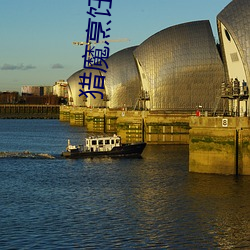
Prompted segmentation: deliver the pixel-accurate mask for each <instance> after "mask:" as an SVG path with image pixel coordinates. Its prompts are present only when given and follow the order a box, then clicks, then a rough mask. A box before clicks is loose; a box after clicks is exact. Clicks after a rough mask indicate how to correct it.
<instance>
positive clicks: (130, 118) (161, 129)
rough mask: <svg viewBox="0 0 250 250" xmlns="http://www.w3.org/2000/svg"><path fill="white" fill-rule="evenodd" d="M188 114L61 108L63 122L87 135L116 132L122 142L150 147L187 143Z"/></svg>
mask: <svg viewBox="0 0 250 250" xmlns="http://www.w3.org/2000/svg"><path fill="white" fill-rule="evenodd" d="M188 117H189V116H188V115H167V114H155V113H150V112H149V111H126V110H109V109H93V108H91V109H90V108H83V107H67V106H61V109H60V120H61V121H67V122H70V125H72V126H86V128H87V131H88V132H98V133H109V134H113V133H116V134H118V135H119V136H121V137H122V140H123V142H124V143H125V142H126V143H128V142H138V141H145V142H147V143H149V144H188V142H189V119H188Z"/></svg>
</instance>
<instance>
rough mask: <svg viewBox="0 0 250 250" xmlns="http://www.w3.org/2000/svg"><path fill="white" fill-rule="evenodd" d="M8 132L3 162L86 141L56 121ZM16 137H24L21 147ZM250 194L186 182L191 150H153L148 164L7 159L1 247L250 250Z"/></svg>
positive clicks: (232, 181)
mask: <svg viewBox="0 0 250 250" xmlns="http://www.w3.org/2000/svg"><path fill="white" fill-rule="evenodd" d="M10 122H11V121H1V120H0V126H1V128H2V132H0V137H1V140H0V152H5V151H6V145H7V143H9V145H10V147H9V148H10V150H11V152H16V150H17V149H18V150H24V149H25V150H29V151H31V152H45V153H46V154H48V155H59V154H60V152H61V151H62V150H63V149H64V147H65V142H66V141H67V138H74V139H75V140H77V139H79V138H82V137H84V130H83V129H82V128H72V127H69V126H68V125H65V124H61V123H59V122H58V121H39V122H38V121H32V123H29V124H30V125H29V126H31V127H30V129H29V130H28V131H27V123H28V121H12V122H14V123H15V122H17V124H11V125H9V124H8V123H10ZM32 126H34V127H32ZM11 127H13V128H15V129H16V128H17V127H18V128H19V129H21V128H24V130H23V132H22V133H21V134H20V138H21V139H22V143H20V140H19V139H20V138H19V134H18V133H17V132H16V130H15V131H12V130H9V128H11ZM38 127H39V129H40V130H35V129H34V128H38ZM25 129H26V130H25ZM3 131H9V132H8V133H7V134H6V133H4V132H3ZM32 131H33V132H32ZM35 131H36V132H35ZM48 131H49V133H48V135H47V134H46V133H47V132H48ZM25 134H28V135H29V137H30V138H33V139H34V138H35V139H36V138H39V143H35V142H34V141H30V140H29V139H28V137H27V139H26V140H25V139H24V138H26V137H25ZM52 134H53V135H54V138H52V137H51V135H52ZM12 135H14V136H12ZM41 138H43V139H41ZM55 138H56V139H55ZM37 140H38V139H37ZM51 145H53V146H51ZM44 149H45V150H44ZM249 191H250V178H249V177H247V176H244V177H239V178H236V177H233V176H219V175H202V174H195V173H188V147H187V146H177V145H176V146H168V145H165V146H156V145H154V146H153V145H148V146H147V147H146V149H145V152H144V153H143V158H142V159H129V158H123V159H119V158H118V159H111V158H104V159H102V158H97V159H79V160H71V159H62V158H60V157H56V158H55V159H53V160H51V159H41V158H31V157H29V158H15V157H14V158H13V157H7V158H6V157H3V158H1V159H0V197H1V203H0V210H1V215H0V225H1V227H0V235H1V237H0V247H1V249H234V248H237V247H238V248H243V249H249V248H250V241H249V239H250V228H249V227H250V226H249V225H250V209H249V208H250V199H249Z"/></svg>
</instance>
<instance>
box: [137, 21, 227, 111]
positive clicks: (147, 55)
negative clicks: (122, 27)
mask: <svg viewBox="0 0 250 250" xmlns="http://www.w3.org/2000/svg"><path fill="white" fill-rule="evenodd" d="M134 55H135V58H136V60H137V62H138V67H139V69H140V74H141V77H142V85H143V88H144V89H145V90H147V91H148V92H149V95H150V102H149V104H148V107H149V108H150V109H151V110H183V111H185V110H193V109H195V108H196V107H197V106H198V105H202V106H203V108H204V109H212V108H213V105H214V103H215V99H216V92H217V90H218V89H219V88H220V85H221V82H223V81H224V68H223V65H222V61H221V59H220V56H219V53H218V51H217V48H216V44H215V41H214V37H213V34H212V30H211V26H210V23H209V21H196V22H190V23H184V24H180V25H176V26H173V27H170V28H167V29H164V30H162V31H160V32H158V33H156V34H155V35H153V36H151V37H150V38H148V39H147V40H146V41H144V42H143V43H142V44H141V45H140V46H139V47H138V48H137V49H136V50H135V51H134Z"/></svg>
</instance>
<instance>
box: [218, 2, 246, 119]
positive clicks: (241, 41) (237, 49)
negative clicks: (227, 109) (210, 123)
mask: <svg viewBox="0 0 250 250" xmlns="http://www.w3.org/2000/svg"><path fill="white" fill-rule="evenodd" d="M217 24H218V31H219V38H220V42H221V47H222V56H223V61H224V63H225V68H226V76H227V78H226V80H227V83H230V81H231V79H233V80H234V79H235V78H237V79H238V80H239V81H240V84H241V88H242V89H243V88H244V87H243V82H245V81H246V83H247V85H248V87H249V83H250V4H249V0H234V1H232V2H231V3H230V4H228V5H227V6H226V7H225V8H224V9H223V10H222V11H221V12H220V13H219V14H218V16H217ZM248 100H249V99H248ZM246 101H247V99H246V100H245V99H244V100H243V101H241V102H240V103H239V104H238V102H237V100H236V99H235V100H230V102H231V109H232V110H233V111H234V112H236V113H238V114H239V115H240V116H243V115H248V116H249V115H250V102H249V101H248V103H247V102H246ZM238 105H239V107H238Z"/></svg>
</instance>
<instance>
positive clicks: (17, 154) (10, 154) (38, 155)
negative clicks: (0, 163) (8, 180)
mask: <svg viewBox="0 0 250 250" xmlns="http://www.w3.org/2000/svg"><path fill="white" fill-rule="evenodd" d="M0 158H31V159H55V157H54V156H53V155H50V154H43V153H31V152H29V151H24V152H0Z"/></svg>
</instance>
